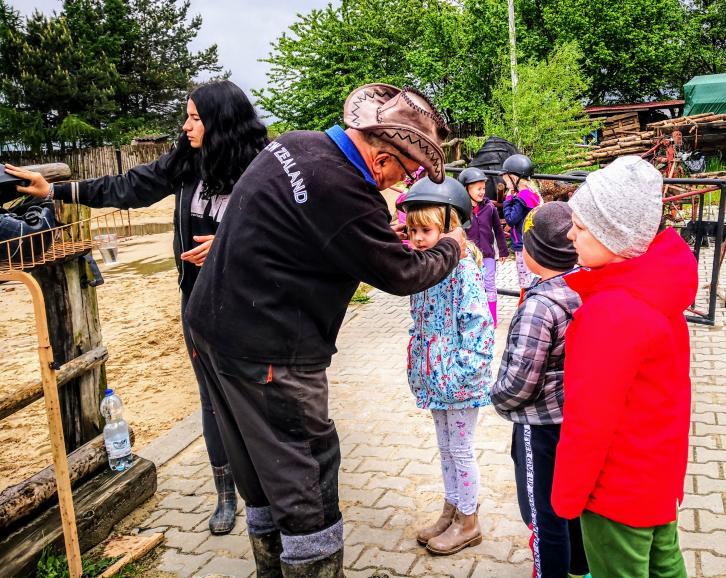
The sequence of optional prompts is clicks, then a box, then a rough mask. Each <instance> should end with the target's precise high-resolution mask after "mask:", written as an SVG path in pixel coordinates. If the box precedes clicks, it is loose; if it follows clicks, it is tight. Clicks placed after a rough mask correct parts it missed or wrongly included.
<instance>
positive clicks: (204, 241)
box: [179, 235, 214, 267]
mask: <svg viewBox="0 0 726 578" xmlns="http://www.w3.org/2000/svg"><path fill="white" fill-rule="evenodd" d="M193 239H194V240H195V241H196V242H197V243H201V245H199V246H198V247H194V249H191V250H189V251H184V253H182V254H181V255H179V257H181V260H182V261H189V262H190V263H194V264H195V265H196V266H197V267H201V266H202V265H203V264H204V260H205V259H206V258H207V255H208V254H209V249H211V248H212V241H214V235H195V236H194V237H193Z"/></svg>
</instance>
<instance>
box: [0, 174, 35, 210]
mask: <svg viewBox="0 0 726 578" xmlns="http://www.w3.org/2000/svg"><path fill="white" fill-rule="evenodd" d="M29 184H30V183H29V182H28V181H25V180H23V179H19V178H18V177H14V176H13V175H11V174H9V173H6V172H5V165H0V204H2V203H5V202H7V201H12V200H13V199H15V198H17V197H21V196H23V193H19V192H17V190H16V189H15V187H16V186H18V185H20V186H24V187H27V186H28V185H29Z"/></svg>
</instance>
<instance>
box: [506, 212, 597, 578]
mask: <svg viewBox="0 0 726 578" xmlns="http://www.w3.org/2000/svg"><path fill="white" fill-rule="evenodd" d="M571 225H572V211H571V210H570V208H569V207H568V206H567V203H562V202H552V203H547V204H545V205H543V206H541V207H538V208H535V209H532V211H531V212H530V213H529V214H528V215H527V219H526V220H525V223H524V227H523V229H524V239H523V241H524V249H523V250H522V255H523V257H524V260H525V262H526V264H527V266H528V268H529V269H530V270H531V271H532V272H533V273H534V274H535V275H537V276H539V281H538V282H537V283H536V284H535V285H534V286H532V287H530V288H529V289H528V290H527V291H526V292H525V294H524V300H523V301H522V303H521V304H520V306H519V307H518V308H517V311H516V313H515V314H514V318H513V319H512V323H511V325H510V327H509V335H508V336H507V347H506V350H505V351H504V355H503V356H502V364H501V366H500V368H499V376H498V378H497V381H496V383H495V384H494V386H493V387H492V404H493V405H494V408H495V409H496V410H497V413H499V414H500V415H501V416H503V417H504V418H505V419H508V420H509V421H512V422H514V424H513V431H512V460H513V461H514V473H515V480H516V482H517V499H518V501H519V509H520V511H521V512H522V519H523V520H524V522H525V523H526V524H527V526H528V527H529V528H530V529H531V530H532V539H531V540H530V546H531V548H532V557H533V559H534V573H533V578H567V576H568V574H569V573H570V572H571V573H572V574H574V575H584V574H587V572H588V567H587V560H586V558H585V550H584V548H583V545H582V533H581V531H580V523H579V520H577V519H575V520H571V521H570V522H569V523H568V521H567V520H565V519H564V518H560V517H559V516H558V515H557V514H555V512H554V509H553V508H552V502H551V499H550V495H551V493H552V478H553V476H554V468H555V449H556V447H557V441H558V440H559V437H560V424H561V423H562V404H563V397H564V365H565V331H566V330H567V326H568V325H569V324H570V319H572V314H573V313H574V312H575V310H576V309H577V308H578V307H579V306H580V298H579V296H578V295H577V293H575V292H574V291H573V290H572V289H570V288H569V287H568V286H567V283H566V282H565V277H564V275H565V274H566V273H568V272H569V271H570V270H571V269H572V267H574V265H575V263H576V261H577V254H576V253H575V248H574V247H573V246H572V242H571V241H570V240H569V239H568V238H567V232H568V231H569V229H570V227H571Z"/></svg>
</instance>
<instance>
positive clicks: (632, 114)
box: [605, 112, 638, 125]
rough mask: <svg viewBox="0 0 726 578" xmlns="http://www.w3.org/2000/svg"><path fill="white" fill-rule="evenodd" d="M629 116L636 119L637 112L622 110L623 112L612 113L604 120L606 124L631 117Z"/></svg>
mask: <svg viewBox="0 0 726 578" xmlns="http://www.w3.org/2000/svg"><path fill="white" fill-rule="evenodd" d="M631 118H635V119H637V118H638V113H637V112H623V113H620V114H614V115H612V116H609V117H608V118H607V120H606V121H605V124H606V125H608V124H612V123H614V122H619V121H621V120H624V119H631Z"/></svg>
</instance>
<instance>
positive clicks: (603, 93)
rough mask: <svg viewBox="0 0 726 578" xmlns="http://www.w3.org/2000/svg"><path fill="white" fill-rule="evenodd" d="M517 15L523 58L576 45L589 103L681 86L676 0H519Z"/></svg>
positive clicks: (666, 92)
mask: <svg viewBox="0 0 726 578" xmlns="http://www.w3.org/2000/svg"><path fill="white" fill-rule="evenodd" d="M721 1H722V0H721ZM517 14H518V29H517V35H518V41H519V46H518V48H519V51H520V53H521V54H522V56H523V57H525V58H537V59H543V58H545V57H546V56H547V55H548V54H549V53H550V52H551V51H552V50H553V48H554V47H555V45H557V44H561V43H564V42H570V41H576V42H577V43H578V45H579V46H580V48H581V50H582V53H583V55H584V57H583V59H582V70H583V72H584V73H585V75H586V76H587V77H588V78H589V79H590V88H589V90H588V92H587V97H588V100H589V101H590V102H595V103H602V102H605V101H630V102H632V101H641V100H648V99H651V98H661V97H664V96H671V95H673V94H675V93H677V92H679V91H680V90H681V86H680V85H681V84H682V83H681V77H680V71H681V70H682V64H681V63H682V60H683V57H684V53H683V50H684V34H685V31H686V14H685V11H684V7H683V6H682V5H681V3H680V2H679V0H621V1H620V2H611V1H610V0H519V2H518V3H517Z"/></svg>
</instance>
